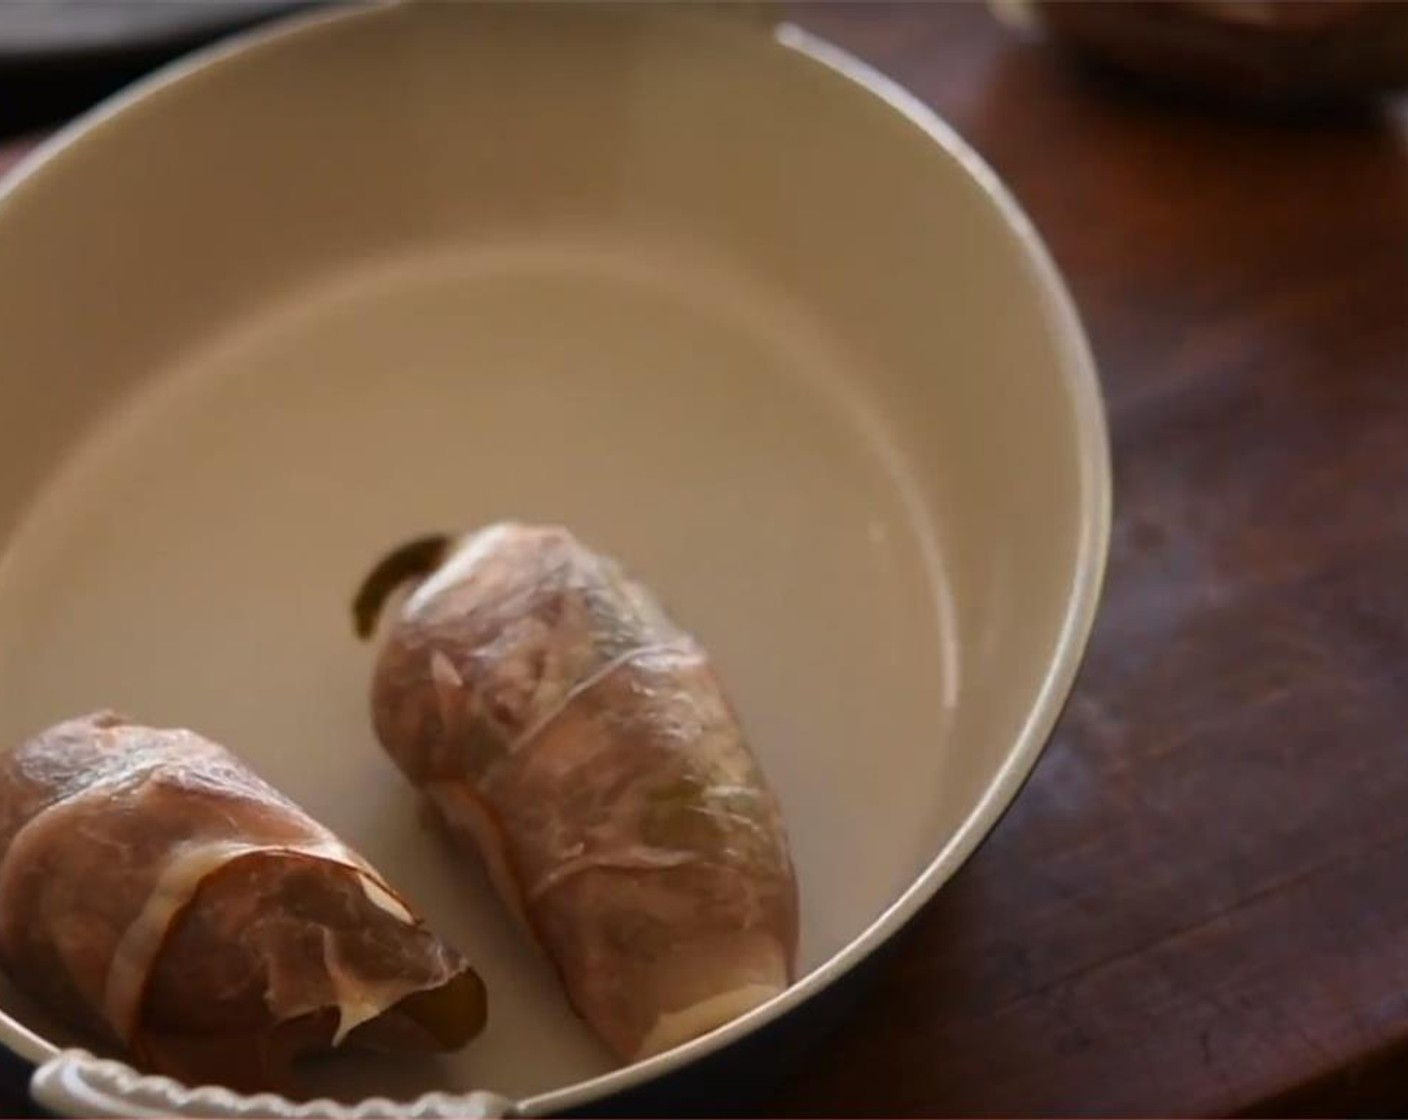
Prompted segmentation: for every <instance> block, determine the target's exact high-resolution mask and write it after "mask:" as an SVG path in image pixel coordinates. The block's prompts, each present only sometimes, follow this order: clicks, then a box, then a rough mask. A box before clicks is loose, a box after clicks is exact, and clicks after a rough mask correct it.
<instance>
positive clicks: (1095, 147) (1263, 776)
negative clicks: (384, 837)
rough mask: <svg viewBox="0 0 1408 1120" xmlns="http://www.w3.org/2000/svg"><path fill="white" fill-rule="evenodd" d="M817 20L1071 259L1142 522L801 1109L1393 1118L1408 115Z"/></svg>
mask: <svg viewBox="0 0 1408 1120" xmlns="http://www.w3.org/2000/svg"><path fill="white" fill-rule="evenodd" d="M801 18H802V20H803V21H804V22H806V23H807V24H808V25H810V26H811V27H813V28H814V29H816V30H818V31H820V32H822V33H823V34H825V35H828V36H829V37H831V38H833V39H835V40H836V41H838V42H840V43H841V44H843V45H845V46H847V47H849V48H851V49H852V50H854V51H855V52H856V53H858V54H860V55H862V56H863V57H865V58H867V59H869V60H871V61H873V62H875V63H877V64H878V65H880V66H881V67H882V68H883V69H884V70H886V71H887V72H889V73H890V74H891V75H892V76H894V77H895V78H897V79H898V80H900V81H901V82H902V83H904V84H905V85H907V86H908V87H909V88H910V89H911V90H913V91H914V92H915V93H916V94H918V95H919V96H920V97H921V98H923V99H925V100H927V101H928V102H929V103H930V104H932V105H934V106H935V107H936V108H937V109H938V110H939V111H940V112H941V113H943V114H944V115H945V116H946V117H947V118H948V119H949V120H950V121H951V122H952V123H953V124H954V125H955V126H956V127H957V128H958V129H959V130H960V131H961V132H962V133H963V134H964V135H966V136H967V137H968V138H969V139H970V140H971V141H972V142H973V143H974V144H975V145H976V147H977V148H978V149H979V150H980V151H981V152H982V153H983V154H984V155H985V156H986V157H987V158H988V159H989V160H990V161H991V163H992V164H993V165H994V166H995V167H996V169H997V171H998V172H999V173H1000V174H1001V175H1002V176H1003V177H1004V178H1005V179H1006V180H1007V182H1008V183H1009V184H1010V185H1011V187H1012V188H1013V190H1014V191H1015V192H1016V194H1017V195H1018V197H1019V198H1020V199H1021V201H1022V203H1023V204H1024V205H1025V206H1026V208H1027V209H1028V211H1029V213H1030V214H1031V216H1032V217H1033V219H1034V220H1035V222H1036V224H1037V226H1038V227H1039V229H1040V230H1041V231H1042V232H1043V234H1044V235H1045V237H1046V238H1047V240H1048V242H1049V244H1050V246H1051V248H1052V250H1053V252H1054V254H1055V257H1056V259H1057V261H1058V263H1059V264H1060V266H1061V267H1062V268H1063V270H1064V271H1065V273H1066V276H1067V277H1068V280H1069V282H1070V284H1071V286H1072V289H1073V291H1074V294H1075V297H1076V301H1077V303H1078V304H1079V306H1080V309H1081V311H1082V313H1083V314H1084V316H1085V320H1086V323H1087V326H1088V329H1089V331H1090V334H1091V337H1092V340H1093V343H1094V347H1095V351H1096V355H1097V358H1098V361H1099V363H1100V367H1101V371H1102V375H1103V380H1104V385H1105V390H1106V394H1107V399H1108V406H1109V413H1110V419H1111V425H1112V432H1113V441H1114V457H1115V472H1116V480H1117V482H1116V489H1117V495H1116V504H1117V520H1116V526H1115V532H1114V542H1113V554H1112V557H1111V567H1110V576H1109V582H1108V591H1107V594H1106V598H1105V602H1104V606H1103V610H1102V615H1101V619H1100V622H1099V624H1098V626H1097V631H1096V635H1095V638H1094V642H1093V646H1092V648H1091V652H1090V655H1089V658H1088V661H1087V664H1086V668H1085V671H1084V673H1083V675H1082V679H1081V681H1080V684H1079V687H1078V689H1077V692H1076V694H1075V696H1074V697H1073V699H1072V701H1071V704H1070V707H1069V709H1068V712H1067V714H1066V717H1065V719H1064V721H1063V722H1062V724H1061V727H1060V729H1059V731H1058V733H1057V734H1056V736H1055V738H1054V740H1053V742H1052V743H1051V746H1050V749H1049V750H1048V751H1047V753H1046V755H1045V757H1044V759H1043V760H1042V762H1041V764H1040V766H1039V767H1038V769H1037V771H1036V773H1035V775H1034V777H1033V778H1032V780H1031V782H1030V784H1029V786H1028V787H1027V789H1026V790H1025V791H1024V792H1023V794H1022V795H1021V797H1020V798H1019V799H1018V801H1017V803H1016V805H1015V806H1014V808H1013V809H1012V811H1011V812H1010V814H1009V815H1008V816H1007V818H1006V819H1005V820H1004V821H1003V822H1002V824H1001V825H1000V827H999V828H998V829H997V830H996V832H995V833H994V834H993V836H992V837H991V839H990V840H989V841H988V843H987V844H986V845H985V846H984V847H983V849H982V850H981V851H980V852H979V854H978V855H977V856H976V857H975V858H974V859H973V860H972V862H971V863H970V864H969V865H968V866H967V867H966V868H965V869H964V870H963V871H962V872H961V873H960V874H959V875H958V877H957V878H956V879H955V880H954V881H953V882H952V884H951V885H950V886H949V887H948V888H947V889H945V890H944V891H943V892H942V893H941V895H940V897H939V898H938V900H937V901H936V902H935V903H934V904H933V905H932V906H931V907H930V908H929V909H928V910H927V911H926V912H925V913H924V914H923V915H922V916H921V917H920V918H919V919H918V920H917V922H916V924H915V925H914V927H913V928H912V930H911V932H910V933H909V934H908V936H907V937H906V939H905V941H904V943H903V944H902V946H901V947H900V949H899V950H898V951H897V953H896V955H895V957H894V958H893V960H892V961H891V963H890V964H889V966H888V967H887V969H886V970H885V971H884V972H883V974H882V975H881V976H880V977H879V980H878V985H877V987H876V988H875V989H874V990H873V992H872V993H871V994H870V995H869V997H868V998H867V1000H866V1002H865V1003H864V1005H863V1006H862V1008H861V1010H860V1012H859V1013H858V1015H857V1016H856V1017H855V1018H854V1019H853V1020H852V1021H851V1022H850V1023H849V1025H848V1027H847V1028H846V1029H845V1030H844V1031H843V1032H841V1033H840V1034H838V1035H836V1036H835V1037H833V1038H832V1039H830V1040H829V1041H827V1042H825V1043H823V1044H822V1045H821V1047H820V1048H819V1050H818V1051H817V1053H816V1055H815V1058H814V1060H812V1061H811V1062H810V1064H809V1070H808V1073H807V1076H806V1077H805V1078H804V1079H800V1080H798V1081H796V1082H795V1083H793V1084H792V1085H790V1086H788V1087H787V1088H785V1089H784V1090H783V1091H782V1092H781V1093H780V1094H779V1095H778V1097H777V1098H776V1100H775V1102H774V1105H773V1107H774V1108H775V1110H776V1111H778V1112H782V1113H787V1114H792V1115H803V1114H822V1115H825V1114H870V1115H912V1114H921V1113H922V1114H960V1115H965V1116H985V1115H1007V1114H1031V1115H1052V1114H1059V1115H1078V1114H1090V1113H1094V1114H1105V1115H1111V1114H1121V1115H1146V1114H1159V1115H1165V1116H1169V1115H1174V1116H1178V1115H1196V1114H1213V1115H1224V1114H1232V1113H1242V1112H1263V1113H1264V1112H1279V1113H1287V1112H1365V1111H1387V1112H1392V1111H1394V1110H1400V1112H1401V1110H1403V1109H1404V1108H1405V1107H1408V135H1405V128H1404V123H1403V121H1402V120H1401V119H1400V118H1399V117H1397V116H1395V115H1394V114H1393V113H1392V112H1388V113H1385V114H1383V115H1378V116H1368V117H1364V118H1360V119H1353V120H1340V121H1337V122H1333V123H1330V122H1322V123H1319V124H1301V125H1298V126H1294V127H1292V126H1288V125H1275V124H1270V123H1266V122H1259V123H1258V122H1250V121H1245V120H1242V121H1239V120H1234V119H1224V118H1219V117H1215V116H1211V115H1207V114H1205V113H1202V112H1199V111H1196V110H1193V109H1190V108H1180V107H1178V106H1175V105H1170V104H1168V103H1161V102H1158V101H1155V100H1152V99H1149V98H1145V97H1141V96H1138V95H1135V94H1133V93H1132V92H1130V91H1128V90H1123V89H1120V88H1118V87H1115V86H1113V85H1110V84H1106V83H1101V82H1095V81H1092V80H1089V79H1088V78H1085V77H1082V76H1080V75H1078V74H1076V73H1075V72H1074V71H1072V70H1070V69H1068V68H1067V67H1066V66H1064V65H1063V64H1061V63H1060V62H1059V61H1058V60H1057V59H1056V58H1054V57H1053V56H1052V55H1050V54H1048V53H1047V52H1045V51H1043V50H1041V49H1039V48H1037V47H1034V46H1031V45H1027V44H1023V43H1019V42H1015V41H1014V40H1013V39H1012V38H1011V37H1010V36H1009V35H1007V34H1006V33H1004V32H1003V31H1001V30H1000V29H999V28H998V27H997V26H996V25H995V24H994V23H993V22H992V21H991V19H990V17H989V16H988V15H987V13H986V12H985V10H983V9H982V8H980V7H976V6H972V5H940V4H925V5H918V4H911V5H901V6H894V7H891V6H888V5H881V4H875V3H871V4H867V5H865V6H864V8H858V7H843V6H836V5H828V6H821V7H815V8H808V9H806V10H805V11H804V12H803V13H802V17H801ZM15 150H16V149H15V148H14V147H13V146H11V147H10V148H8V149H0V151H3V153H4V154H0V164H3V163H4V162H5V160H6V159H9V158H13V156H14V154H15ZM0 352H3V341H0Z"/></svg>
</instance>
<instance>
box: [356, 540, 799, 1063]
mask: <svg viewBox="0 0 1408 1120" xmlns="http://www.w3.org/2000/svg"><path fill="white" fill-rule="evenodd" d="M409 578H415V579H417V580H419V582H418V586H416V587H415V588H414V589H413V590H412V591H411V593H410V594H409V595H408V596H407V597H406V599H405V600H404V601H403V602H402V603H401V605H400V607H399V609H398V611H397V613H396V617H395V618H394V621H393V623H392V625H391V626H390V628H389V632H388V634H387V636H386V639H385V642H384V645H383V646H382V649H381V652H380V655H379V658H378V661H377V664H376V668H375V676H374V682H373V689H372V709H373V718H374V724H375V728H376V732H377V734H378V737H379V738H380V740H381V742H382V743H383V744H384V745H385V747H386V749H387V750H388V752H389V753H390V754H391V756H392V757H393V758H394V759H395V761H396V763H397V764H398V765H399V766H400V768H401V770H402V771H403V772H404V773H405V774H406V776H407V777H408V778H409V779H410V780H411V781H412V782H413V783H415V784H416V785H417V786H418V787H419V788H420V789H421V790H423V791H424V793H425V795H426V797H427V799H428V801H429V803H430V805H431V806H432V807H433V809H434V811H435V812H436V813H437V814H438V816H439V817H441V818H442V819H443V821H444V823H445V824H446V825H447V826H448V827H449V829H450V830H451V831H452V832H453V833H455V834H456V835H458V836H460V837H463V838H464V839H466V840H468V841H470V842H471V843H472V845H473V847H474V848H475V849H477V851H478V852H479V853H480V855H481V856H482V857H483V860H484V862H485V864H486V865H487V868H488V871H489V874H490V877H491V878H492V880H493V882H494V884H495V887H496V888H497V890H498V893H499V894H500V895H501V896H502V897H503V900H504V901H505V903H506V904H507V905H508V907H509V908H510V910H511V911H512V912H513V913H514V914H515V915H516V916H517V917H518V918H519V919H520V920H521V922H522V923H523V924H524V925H525V926H526V927H527V929H528V930H529V931H530V932H531V933H532V934H533V935H534V936H535V937H536V939H537V940H538V941H539V943H540V944H541V946H542V947H543V949H544V950H545V951H546V953H547V955H548V957H549V958H550V959H551V961H552V962H553V964H554V965H555V967H556V969H557V971H558V973H559V975H560V977H561V979H562V982H563V984H564V986H565V988H566V991H567V994H568V996H569V998H570V999H571V1001H572V1003H573V1005H574V1006H575V1008H576V1009H577V1011H578V1012H579V1014H581V1016H582V1017H583V1018H584V1019H585V1020H586V1021H587V1022H588V1023H589V1024H590V1025H591V1027H593V1028H594V1029H595V1031H596V1032H597V1033H598V1034H599V1035H600V1036H601V1037H602V1038H603V1039H604V1040H605V1041H606V1042H607V1044H608V1045H609V1046H611V1048H612V1049H613V1050H615V1051H616V1053H617V1054H618V1055H620V1056H621V1057H623V1058H625V1059H627V1060H633V1059H639V1058H644V1057H648V1056H650V1055H652V1054H655V1053H658V1052H660V1051H662V1050H665V1049H668V1048H670V1047H673V1046H675V1045H678V1044H680V1043H683V1042H685V1041H688V1040H689V1039H691V1038H693V1037H696V1036H698V1035H700V1034H703V1033H705V1032H707V1031H709V1030H711V1029H713V1028H716V1027H718V1026H720V1025H722V1024H723V1023H725V1022H728V1021H729V1020H731V1019H733V1018H735V1017H736V1016H738V1015H740V1014H742V1013H743V1012H745V1011H748V1010H750V1009H751V1008H753V1007H755V1006H757V1005H759V1004H761V1003H762V1002H764V1001H766V1000H768V999H770V998H771V997H773V996H775V995H776V994H777V993H779V992H781V991H782V990H783V989H784V988H785V987H786V986H787V984H788V983H790V981H791V979H792V978H793V970H794V967H795V954H796V941H797V893H796V884H795V881H794V877H793V871H792V864H791V860H790V857H789V854H788V846H787V840H786V836H785V833H784V830H783V825H782V818H781V815H780V812H779V808H778V803H777V800H776V798H775V797H774V795H773V793H772V792H771V790H770V789H769V787H768V784H767V782H766V781H765V779H764V776H763V773H762V771H761V769H760V768H759V766H758V763H757V761H756V760H755V759H754V757H753V756H752V754H751V753H750V752H749V750H748V748H747V746H746V744H745V742H744V738H743V735H742V732H741V731H740V728H739V724H738V721H737V719H736V718H735V716H734V714H733V711H732V710H731V708H730V706H729V703H728V701H727V700H726V699H725V696H724V694H723V691H722V689H721V687H720V684H719V681H718V678H717V676H716V675H715V672H714V669H713V667H712V666H711V664H710V660H709V657H708V655H707V654H706V652H705V651H704V650H703V649H702V648H701V646H700V645H699V643H698V642H697V641H696V640H694V639H693V638H692V637H690V636H689V635H688V634H687V633H685V632H684V631H682V630H681V629H680V628H679V627H678V626H677V625H675V623H673V622H672V621H671V620H670V619H669V618H668V617H667V616H666V614H665V612H664V611H663V610H662V609H661V607H660V606H659V605H658V604H657V602H656V601H655V599H654V598H653V597H652V596H651V594H650V593H649V592H648V591H647V590H646V589H645V588H644V587H643V586H642V585H641V584H640V583H638V582H636V581H635V580H633V579H631V578H630V577H628V576H627V575H626V574H625V573H624V572H623V571H622V569H621V568H620V567H619V566H618V565H617V564H616V563H614V562H613V561H611V560H610V559H608V558H606V557H604V556H601V555H599V554H597V553H595V552H593V551H591V550H590V549H588V548H586V547H585V546H583V545H582V544H581V543H580V542H579V541H577V539H576V538H575V537H573V536H572V534H570V533H569V532H567V531H566V530H564V529H561V528H556V527H532V526H525V525H518V524H500V525H494V526H491V527H489V528H486V529H483V530H481V531H479V532H476V533H472V534H470V535H468V536H466V537H464V538H462V539H460V540H459V541H450V540H448V539H445V538H440V539H436V538H426V539H425V540H421V541H416V542H413V543H412V544H411V545H408V546H406V547H404V548H403V549H400V550H398V551H397V552H396V553H393V554H392V555H391V556H390V557H388V558H387V560H386V561H384V562H383V563H382V564H381V565H380V566H379V567H378V568H377V569H376V570H375V571H374V572H373V574H372V575H371V576H370V577H369V578H368V580H367V583H366V584H365V585H364V588H363V592H362V594H361V596H360V597H359V600H358V604H357V614H358V622H359V628H360V629H361V631H362V632H363V633H364V634H365V633H368V632H369V631H370V629H371V628H372V626H373V624H374V622H375V618H376V614H377V611H378V609H379V608H380V607H381V605H382V602H383V601H384V600H385V599H386V597H387V596H388V595H389V594H390V592H391V589H392V588H393V587H394V586H395V585H397V584H398V583H403V582H405V581H406V580H407V579H409Z"/></svg>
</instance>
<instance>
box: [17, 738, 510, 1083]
mask: <svg viewBox="0 0 1408 1120" xmlns="http://www.w3.org/2000/svg"><path fill="white" fill-rule="evenodd" d="M0 966H3V967H4V969H5V971H6V973H7V974H8V975H9V977H10V978H11V980H12V981H13V982H14V983H15V984H16V985H17V986H19V987H20V988H22V989H24V990H26V991H27V992H28V993H29V994H30V995H32V996H34V997H36V998H38V999H39V1000H41V1001H43V1002H44V1003H45V1004H46V1005H47V1006H48V1007H49V1008H50V1009H51V1010H52V1011H53V1012H54V1013H55V1014H57V1015H59V1016H60V1017H62V1018H64V1019H65V1020H67V1021H68V1022H69V1023H70V1024H71V1025H73V1026H74V1027H75V1028H76V1029H79V1030H87V1031H89V1032H90V1033H94V1034H99V1035H103V1036H106V1037H107V1038H108V1039H110V1040H111V1041H113V1042H116V1043H118V1044H120V1045H122V1046H123V1047H125V1048H126V1049H127V1050H128V1051H129V1052H130V1053H131V1054H133V1055H134V1057H135V1058H136V1059H137V1060H138V1061H139V1062H141V1063H143V1064H145V1065H147V1066H148V1067H149V1068H154V1069H156V1070H158V1071H159V1072H165V1073H171V1074H173V1075H175V1076H178V1077H182V1078H184V1079H186V1080H218V1081H224V1082H225V1083H231V1082H239V1084H236V1085H235V1087H237V1088H257V1087H274V1086H276V1085H278V1084H280V1083H281V1082H282V1081H283V1079H284V1078H286V1076H287V1069H288V1064H289V1063H290V1062H291V1061H292V1059H293V1058H294V1057H295V1056H297V1054H298V1053H301V1052H303V1051H307V1050H312V1049H321V1048H326V1047H330V1046H335V1045H338V1044H340V1043H342V1042H343V1041H344V1040H345V1039H347V1038H348V1037H349V1036H350V1037H351V1038H353V1039H354V1040H356V1039H358V1038H359V1037H360V1036H361V1035H362V1034H366V1035H367V1036H368V1037H369V1039H370V1038H374V1037H375V1035H376V1032H375V1031H374V1030H373V1027H374V1025H375V1020H377V1019H378V1018H380V1017H383V1016H387V1015H391V1016H397V1015H400V1016H401V1017H405V1015H406V1014H407V1013H408V1012H407V1009H408V1008H410V1007H411V1006H412V1005H410V1004H409V1003H403V1001H408V1000H409V999H410V998H411V997H418V996H419V997H422V998H424V994H425V993H432V992H435V993H440V994H441V999H442V1000H443V1001H448V1002H447V1003H446V1004H445V1006H442V1007H440V1008H439V1010H438V1011H437V1015H439V1016H441V1018H437V1021H436V1024H435V1026H434V1027H433V1028H428V1029H426V1030H422V1031H419V1032H410V1034H409V1035H408V1034H407V1032H406V1031H404V1030H400V1029H397V1030H390V1031H387V1032H383V1033H385V1034H387V1036H388V1037H390V1038H393V1039H397V1040H403V1039H404V1038H406V1037H413V1038H416V1039H417V1040H418V1041H417V1042H415V1043H414V1045H418V1046H420V1047H422V1048H426V1049H441V1048H452V1047H454V1046H458V1045H462V1044H463V1043H464V1042H466V1041H468V1038H469V1037H470V1036H472V1035H473V1034H474V1033H477V1031H478V1030H479V1029H480V1027H481V1026H482V1022H483V1012H484V1006H483V1005H484V1000H483V991H482V987H481V986H480V984H479V981H478V978H477V977H475V976H474V975H473V973H472V972H471V971H470V969H469V967H468V965H467V964H466V963H465V961H464V960H463V958H462V957H461V956H460V955H459V954H458V953H457V952H455V951H454V950H453V949H451V948H450V947H449V946H447V945H445V944H444V943H443V942H441V941H439V940H438V939H437V938H436V937H435V936H434V935H433V934H431V933H430V932H429V931H428V930H427V929H426V928H425V926H424V925H423V924H422V923H421V922H420V921H419V919H417V917H416V916H415V915H414V914H413V912H412V911H411V909H410V907H409V906H408V905H407V904H406V902H405V901H404V900H403V899H402V898H400V897H399V896H398V895H397V894H396V892H395V891H394V890H393V889H392V888H391V887H390V886H389V885H388V884H387V883H386V882H385V880H384V879H383V878H382V877H381V876H380V875H379V874H378V873H377V872H376V871H375V870H374V869H373V868H372V867H371V866H370V865H369V864H368V863H367V862H366V861H365V860H364V859H362V858H361V857H360V856H359V855H357V853H355V852H353V851H352V850H351V849H349V848H348V847H347V846H346V845H345V844H343V843H342V841H341V840H339V839H338V838H337V836H335V835H334V834H333V833H332V832H331V831H329V830H328V829H327V828H325V827H324V826H322V825H321V824H319V823H318V822H316V821H315V820H313V819H312V818H311V817H309V816H308V814H307V813H305V812H304V811H303V810H302V809H300V808H299V807H298V806H297V805H295V804H294V803H293V802H291V801H290V800H288V799H287V798H286V797H284V796H283V795H282V794H280V793H279V792H278V791H277V790H275V789H274V788H273V787H271V786H269V785H268V784H267V783H265V782H264V781H262V780H261V779H260V778H258V777H257V776H256V775H255V774H254V773H252V772H251V771H250V770H249V769H248V768H247V767H246V766H245V765H244V764H243V763H241V762H240V761H239V760H238V759H237V758H235V757H234V756H233V755H232V754H230V752H229V751H227V750H225V748H223V747H221V746H219V745H217V744H215V743H212V742H210V741H209V740H207V739H204V738H202V737H201V736H199V735H197V734H195V733H193V732H191V731H185V730H159V729H155V728H151V727H144V726H141V725H138V724H134V723H131V722H129V721H128V720H126V719H124V718H123V717H121V716H118V715H115V714H112V713H99V714H95V715H91V716H87V717H84V718H82V719H76V720H72V721H69V722H67V723H63V724H59V725H58V726H56V727H53V728H50V729H49V730H48V731H45V732H43V733H42V734H40V735H38V736H37V737H35V738H34V739H32V740H30V741H29V742H28V743H25V744H23V745H21V746H19V747H17V748H14V749H12V750H10V751H8V752H7V753H5V754H3V755H0ZM447 1007H448V1009H449V1010H448V1014H446V1008H447ZM411 1017H412V1018H414V1015H413V1014H411ZM447 1025H448V1029H447ZM359 1028H362V1030H359ZM400 1044H404V1042H402V1043H400Z"/></svg>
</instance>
